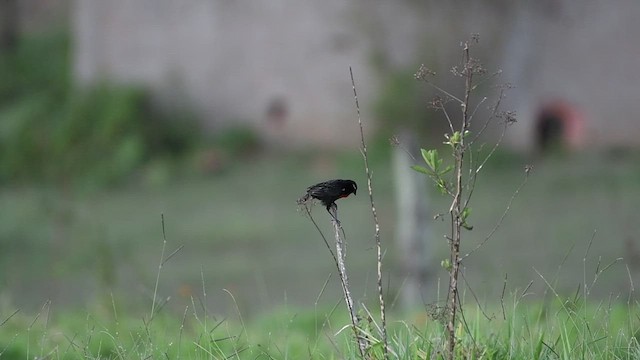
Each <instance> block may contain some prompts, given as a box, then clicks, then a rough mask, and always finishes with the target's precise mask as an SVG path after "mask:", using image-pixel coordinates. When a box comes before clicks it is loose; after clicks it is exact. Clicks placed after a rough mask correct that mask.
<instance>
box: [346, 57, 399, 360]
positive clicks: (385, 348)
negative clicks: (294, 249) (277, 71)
mask: <svg viewBox="0 0 640 360" xmlns="http://www.w3.org/2000/svg"><path fill="white" fill-rule="evenodd" d="M349 74H350V75H351V85H352V87H353V98H354V100H355V103H356V111H357V113H358V126H359V127H360V141H361V145H362V157H363V158H364V167H365V171H366V173H367V188H368V190H369V201H370V202H371V213H372V215H373V222H374V224H375V240H376V250H377V257H376V262H377V276H378V301H379V302H380V321H381V323H382V346H383V352H384V358H385V359H388V358H389V344H388V341H387V320H386V314H385V313H386V311H385V307H384V296H383V289H382V245H381V242H380V223H379V222H378V213H377V211H376V206H375V203H374V201H373V188H372V186H371V170H370V169H369V159H368V157H367V144H366V142H365V141H364V130H363V128H362V119H361V117H360V104H359V103H358V93H357V91H356V82H355V80H354V78H353V70H352V69H351V67H349Z"/></svg>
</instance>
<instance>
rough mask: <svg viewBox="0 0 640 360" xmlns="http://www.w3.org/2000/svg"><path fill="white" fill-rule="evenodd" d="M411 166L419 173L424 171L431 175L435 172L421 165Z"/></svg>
mask: <svg viewBox="0 0 640 360" xmlns="http://www.w3.org/2000/svg"><path fill="white" fill-rule="evenodd" d="M411 168H412V169H413V170H415V171H417V172H419V173H423V174H427V175H431V174H433V172H432V171H430V170H429V169H427V168H426V167H424V166H420V165H413V166H411Z"/></svg>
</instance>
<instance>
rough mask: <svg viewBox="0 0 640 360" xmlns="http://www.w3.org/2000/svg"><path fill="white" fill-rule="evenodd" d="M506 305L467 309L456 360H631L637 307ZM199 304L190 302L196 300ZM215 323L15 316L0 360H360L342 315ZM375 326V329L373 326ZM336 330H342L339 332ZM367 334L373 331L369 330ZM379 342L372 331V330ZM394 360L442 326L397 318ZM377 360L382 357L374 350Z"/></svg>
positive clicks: (196, 315) (292, 314)
mask: <svg viewBox="0 0 640 360" xmlns="http://www.w3.org/2000/svg"><path fill="white" fill-rule="evenodd" d="M521 295H522V294H517V293H514V294H512V295H509V296H507V297H508V298H509V299H512V300H511V301H509V300H507V301H508V302H509V304H507V305H506V307H505V310H504V313H503V312H502V311H501V310H500V309H495V311H494V312H491V315H490V316H489V317H487V316H485V315H484V312H486V311H487V310H486V309H485V310H480V309H479V307H477V306H472V305H470V306H466V307H465V310H464V318H465V322H462V323H460V325H459V327H458V338H459V346H458V348H457V356H456V358H460V359H463V358H464V359H558V358H560V359H637V358H638V356H640V346H639V344H638V341H637V338H636V335H637V334H638V331H639V330H640V328H639V327H638V325H640V322H639V321H638V318H637V317H635V316H634V317H630V316H629V315H631V314H635V315H637V309H635V308H630V307H629V306H627V305H622V304H618V305H613V306H612V305H609V306H584V305H579V304H578V305H577V306H575V307H569V306H567V304H566V303H564V302H561V301H554V300H552V301H549V302H548V303H542V302H533V303H530V302H522V301H521ZM194 301H195V300H194ZM237 315H238V314H234V315H233V316H231V317H229V318H226V317H225V318H223V317H217V316H216V315H212V314H211V313H209V312H207V311H205V309H204V308H202V307H201V306H200V305H198V303H197V302H194V303H193V305H192V306H190V307H187V308H185V310H184V313H183V316H169V315H167V314H162V313H160V314H159V315H157V316H156V317H155V318H154V319H153V320H151V321H149V320H148V316H147V315H146V314H138V315H132V314H129V315H127V316H124V315H123V314H121V313H119V309H118V305H117V303H115V302H114V303H113V307H112V308H94V309H91V310H87V311H86V312H84V311H80V312H73V313H65V312H60V313H58V312H56V311H55V309H52V308H51V307H50V305H46V306H44V307H43V309H42V310H41V311H40V312H39V313H38V314H37V315H35V316H26V315H23V314H20V313H18V314H16V315H14V316H13V317H11V318H10V319H9V321H7V322H6V323H4V324H3V325H2V326H0V355H1V356H2V358H3V359H5V358H6V359H21V358H34V357H35V358H43V357H46V358H54V359H58V358H59V359H80V358H88V359H97V358H108V359H133V358H169V359H178V358H186V359H225V358H237V359H256V358H258V359H300V358H314V359H338V358H348V359H355V358H357V351H356V349H355V348H354V347H353V345H354V344H353V343H352V341H351V332H350V330H349V329H348V328H344V326H345V325H346V324H348V320H347V317H346V314H345V313H344V312H342V311H340V310H338V311H331V310H328V309H322V310H321V311H319V310H317V309H316V311H315V312H314V311H309V310H299V309H292V308H281V309H280V310H278V311H273V312H271V313H270V314H267V315H263V316H260V317H258V318H256V319H255V320H253V321H251V322H249V323H246V322H243V321H242V319H241V318H239V317H238V316H237ZM372 328H373V326H372ZM341 329H342V330H341ZM370 330H371V329H370ZM372 332H373V333H374V335H375V331H372ZM389 334H390V353H391V358H393V359H439V358H441V357H442V356H441V354H442V351H443V349H444V346H445V344H444V336H445V335H444V326H443V325H441V324H440V323H439V322H438V321H437V320H434V318H432V317H428V316H426V315H425V314H424V313H416V314H413V315H411V314H409V315H407V314H405V316H404V317H399V316H398V314H395V315H393V316H392V317H391V321H390V322H389ZM372 354H373V358H381V349H380V347H379V346H375V345H374V346H373V347H372Z"/></svg>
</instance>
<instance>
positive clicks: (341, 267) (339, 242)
mask: <svg viewBox="0 0 640 360" xmlns="http://www.w3.org/2000/svg"><path fill="white" fill-rule="evenodd" d="M303 207H304V209H305V211H306V213H307V215H309V219H311V222H312V223H313V225H314V226H315V228H316V230H318V232H319V233H320V236H321V237H322V240H323V241H324V244H325V245H326V246H327V249H328V250H329V253H330V254H331V257H332V258H333V261H334V264H335V265H336V267H337V268H338V277H339V278H340V286H341V287H342V292H343V294H344V300H345V302H346V304H347V310H348V311H349V316H350V318H351V327H352V328H353V332H354V334H355V336H356V340H357V342H358V349H359V351H360V356H361V357H362V358H364V357H365V354H366V349H367V343H366V341H365V339H363V338H362V337H361V336H360V334H359V331H358V317H357V315H356V311H355V307H354V305H353V297H352V296H351V291H350V290H349V279H348V276H347V270H346V265H345V252H344V241H343V238H342V236H340V233H342V234H343V235H344V231H343V230H342V226H341V225H340V222H339V221H338V220H337V219H338V207H337V206H335V205H334V206H333V207H332V208H331V211H333V213H331V223H332V225H333V227H334V231H335V241H336V252H334V251H333V250H332V249H331V246H330V245H329V241H327V238H326V237H325V236H324V233H323V232H322V230H320V227H319V226H318V224H317V223H316V221H315V220H314V219H313V216H312V215H311V210H309V207H308V206H307V204H303ZM341 230H342V231H341ZM323 288H324V287H323Z"/></svg>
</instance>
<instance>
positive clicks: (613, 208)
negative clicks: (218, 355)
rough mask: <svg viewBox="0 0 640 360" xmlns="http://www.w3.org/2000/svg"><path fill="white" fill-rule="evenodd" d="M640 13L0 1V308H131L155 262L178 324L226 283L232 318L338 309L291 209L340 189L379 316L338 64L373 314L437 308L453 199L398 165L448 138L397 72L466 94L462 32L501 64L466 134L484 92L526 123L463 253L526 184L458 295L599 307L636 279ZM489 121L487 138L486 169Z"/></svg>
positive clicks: (351, 252) (328, 262)
mask: <svg viewBox="0 0 640 360" xmlns="http://www.w3.org/2000/svg"><path fill="white" fill-rule="evenodd" d="M638 18H640V4H639V3H638V2H637V1H636V0H615V1H609V2H606V3H605V2H601V1H597V0H580V1H578V0H562V1H557V0H554V1H552V0H544V1H537V2H525V1H506V0H484V1H448V2H436V1H410V0H402V1H395V2H387V1H352V2H343V1H337V0H325V1H306V2H297V1H291V0H281V1H269V2H263V1H243V2H239V1H220V0H181V1H165V0H161V1H158V0H126V1H125V0H111V1H101V0H83V1H70V0H55V1H52V0H0V309H2V311H3V313H4V312H5V310H6V311H7V312H10V309H15V308H21V309H25V311H28V310H31V311H34V310H37V309H38V308H40V307H41V306H42V304H43V303H44V302H45V301H47V300H48V299H50V300H51V301H52V304H53V306H54V307H56V308H58V309H60V308H61V309H69V310H74V309H85V308H92V307H104V308H110V307H111V306H112V301H114V299H115V301H117V303H118V304H119V306H121V307H122V308H123V309H126V310H130V311H135V310H136V309H139V308H144V309H147V308H148V305H149V304H150V302H151V301H152V298H153V294H154V285H155V281H156V277H157V275H158V265H159V264H160V259H161V256H163V255H162V254H163V246H165V250H164V258H165V259H166V258H167V257H168V256H169V255H171V254H173V256H171V258H170V259H169V260H168V261H166V262H164V264H163V267H162V272H161V274H160V275H161V276H160V278H159V279H160V281H159V288H158V296H159V298H160V299H162V301H163V302H164V299H168V298H170V301H169V302H168V303H167V304H166V308H167V309H170V310H172V311H175V312H176V313H177V314H181V313H182V311H183V310H184V308H185V306H186V305H187V304H191V302H192V300H191V299H192V297H193V298H199V299H202V301H204V302H206V304H207V306H208V307H209V308H210V309H212V310H213V311H216V312H221V313H225V312H227V311H232V309H233V307H234V306H235V305H234V304H233V303H232V302H231V301H230V299H229V296H228V294H227V293H225V292H224V291H223V289H227V290H228V291H229V292H231V293H232V294H234V296H235V299H236V301H237V304H238V306H239V308H240V310H241V312H242V313H243V315H245V316H247V317H249V318H250V317H251V316H254V315H256V314H261V313H264V312H267V311H270V310H273V309H277V308H281V307H283V306H292V307H303V308H310V307H313V306H317V304H320V305H321V306H331V305H333V304H335V303H336V302H338V301H339V299H340V286H339V282H338V279H337V276H336V275H335V265H333V264H332V259H331V257H330V255H329V254H328V252H327V250H326V248H325V245H324V244H323V242H322V239H321V237H320V234H318V233H317V231H316V230H315V228H314V226H313V224H312V223H311V221H310V220H309V219H308V217H306V216H305V215H304V214H303V213H302V212H300V211H299V209H298V208H297V206H296V202H295V201H296V199H297V198H298V197H300V196H301V195H302V194H303V193H304V190H305V189H306V187H307V186H309V185H312V184H315V183H317V182H320V181H323V180H327V179H331V178H349V179H354V180H355V181H356V182H357V183H358V184H359V185H360V190H359V192H358V195H357V196H355V197H350V198H348V199H344V200H341V201H340V202H339V204H338V205H339V208H340V214H341V218H342V224H343V226H344V228H345V231H346V235H347V243H348V251H347V266H348V267H349V270H350V272H351V283H352V285H353V287H354V290H353V292H354V296H355V297H356V298H358V299H360V300H363V301H365V302H367V301H371V302H373V301H375V298H376V296H375V293H374V289H375V256H376V254H375V249H374V238H373V233H374V227H373V221H372V217H371V212H370V204H369V201H368V197H367V194H366V186H365V184H366V176H365V173H364V167H363V162H362V157H361V154H360V151H359V147H360V143H359V141H360V139H359V130H358V125H357V117H356V111H355V106H354V100H353V91H352V87H351V80H350V78H349V66H352V67H353V71H354V74H355V80H356V83H357V87H358V95H359V100H360V106H361V110H362V118H363V121H364V124H365V127H366V129H365V130H366V133H367V140H368V144H369V147H370V148H369V150H370V161H371V166H372V171H373V185H374V192H375V193H374V196H375V201H376V204H377V208H378V210H379V215H380V221H381V228H382V241H383V244H384V246H385V250H386V253H385V266H384V271H385V276H386V278H387V280H388V283H387V292H388V301H389V302H390V306H391V308H392V309H401V308H404V309H409V310H411V309H420V308H421V307H423V306H425V304H431V303H434V302H437V301H438V300H439V299H440V300H441V298H442V296H441V295H440V294H444V293H445V286H444V284H446V281H447V273H446V271H445V270H444V269H442V268H441V266H440V261H441V260H442V259H444V258H447V249H448V245H447V242H446V239H445V238H444V235H445V234H446V233H447V229H448V226H447V222H446V221H444V220H442V218H438V217H437V214H442V213H446V212H447V211H448V208H449V204H450V199H448V198H447V197H444V196H442V195H440V194H439V192H438V191H437V190H436V189H435V188H433V186H432V184H431V182H430V181H428V180H427V179H426V178H425V177H423V176H422V175H420V174H417V173H414V172H412V171H411V170H410V169H409V166H410V165H413V164H417V163H419V162H420V161H421V160H415V159H413V158H411V156H410V155H408V153H414V154H415V153H417V150H418V149H419V148H420V147H423V148H438V147H441V146H442V142H443V141H444V138H443V133H444V132H445V131H446V130H447V125H446V120H445V118H444V117H443V116H442V114H441V113H438V112H437V111H434V110H433V109H431V108H430V107H429V103H430V102H431V99H432V98H433V97H434V96H435V95H437V93H436V92H434V90H433V89H431V88H429V87H428V86H427V85H426V84H425V83H422V82H418V81H416V80H415V79H414V74H415V72H416V71H417V69H418V67H419V66H420V64H425V65H426V66H427V67H429V68H430V69H431V70H434V71H435V72H436V73H437V75H436V77H435V78H434V81H436V82H437V83H438V84H439V85H440V86H442V87H443V88H445V89H447V90H449V91H451V92H452V93H456V94H460V91H462V90H463V83H462V82H461V81H460V78H458V77H455V76H454V75H453V74H452V73H451V72H450V71H449V70H450V69H451V68H452V67H453V66H456V65H459V62H460V59H461V53H460V49H461V48H460V43H461V42H462V41H465V40H467V39H469V37H470V34H471V33H479V34H480V43H479V44H478V45H476V46H475V47H474V48H473V54H472V56H473V57H475V58H479V59H481V60H482V62H483V64H484V67H485V68H486V69H487V71H488V74H493V73H496V72H497V71H498V70H502V72H501V74H500V75H499V76H496V77H493V78H491V80H490V81H487V82H484V83H482V84H481V85H479V87H478V88H477V92H476V93H475V95H474V100H473V101H474V103H477V102H478V101H481V99H482V98H483V97H485V96H486V97H487V98H488V99H487V101H486V102H484V103H483V104H482V105H481V106H480V107H479V112H478V116H477V118H476V119H477V120H476V122H474V124H472V127H473V129H474V131H476V132H477V131H479V130H480V129H481V128H482V127H483V125H484V121H485V119H486V116H487V114H488V113H489V110H487V108H490V107H491V106H493V104H494V103H495V101H496V100H497V98H496V95H497V94H498V93H499V90H500V89H502V88H504V87H501V86H499V85H500V84H505V83H510V84H513V85H514V87H513V88H511V89H509V90H508V92H507V96H506V98H505V99H503V100H502V108H503V109H504V110H512V111H515V112H516V114H517V120H518V121H517V123H516V124H514V125H512V126H509V128H508V130H507V132H506V135H505V136H504V141H503V143H502V146H501V147H500V148H499V150H497V151H496V152H495V153H494V155H493V157H492V158H491V160H490V161H489V162H488V163H487V164H486V165H485V167H484V169H483V171H482V172H481V173H480V177H479V179H478V182H477V183H476V188H475V191H474V198H473V200H472V202H471V204H470V206H471V208H472V210H473V212H472V215H471V217H470V219H469V222H470V224H471V225H473V227H474V228H473V230H472V231H468V232H465V233H464V238H463V253H465V252H468V251H470V250H472V249H473V248H475V247H476V246H477V245H478V244H480V243H482V242H483V241H484V239H485V237H486V236H487V235H488V234H490V233H491V231H492V229H494V228H496V224H498V223H499V220H500V218H501V216H502V215H503V213H504V212H505V208H506V207H507V204H509V202H510V200H511V199H512V196H513V195H514V191H516V189H517V188H518V187H519V186H520V185H521V184H522V183H523V181H524V179H525V172H524V166H525V165H526V164H531V165H533V166H534V168H533V171H532V172H531V174H530V175H529V178H528V180H527V184H526V185H525V186H524V187H522V188H521V190H520V191H519V193H518V195H517V197H515V198H514V199H513V202H512V203H511V206H510V208H509V212H508V214H507V215H506V217H505V219H504V222H502V223H501V224H500V226H498V227H497V231H496V232H495V233H494V235H493V236H492V237H491V238H490V239H489V240H488V241H487V242H486V244H485V245H484V246H482V247H481V248H480V249H479V250H478V251H476V252H475V253H474V254H473V255H472V256H470V257H469V258H467V259H466V260H465V262H464V267H465V272H464V278H465V280H466V281H465V282H466V283H467V285H465V288H466V291H468V293H469V294H470V293H471V292H473V294H474V296H475V297H477V298H478V300H479V301H480V302H482V303H488V304H497V303H498V302H499V301H500V296H501V292H502V291H503V287H505V278H507V279H508V280H507V283H506V284H507V285H506V289H507V291H509V292H513V291H516V289H520V290H522V289H524V288H526V287H527V286H528V285H529V283H530V282H533V284H531V286H530V287H529V289H528V292H529V293H531V297H532V298H534V299H535V298H537V299H540V298H542V296H543V295H544V293H545V289H546V286H545V280H546V281H548V282H550V283H553V284H555V285H556V289H557V290H558V291H559V292H561V293H562V294H567V295H570V294H573V293H575V292H576V289H578V286H579V284H581V283H585V282H587V283H591V281H592V280H594V278H596V277H597V278H598V280H597V286H594V287H593V289H592V296H596V297H599V298H603V299H604V298H609V297H611V296H614V297H615V296H620V294H626V293H628V292H629V290H630V288H632V285H631V284H632V283H633V281H635V282H636V283H638V281H639V280H640V278H639V277H638V275H639V273H640V244H638V242H639V241H640V239H638V235H637V234H638V228H637V224H638V221H637V200H638V199H640V162H639V161H638V160H640V152H639V151H638V146H639V145H640V140H639V139H640V137H639V135H640V121H638V120H639V119H638V114H640V101H638V100H639V99H640V98H639V97H638V92H637V87H638V84H639V83H640V75H639V73H638V71H636V67H637V62H638V59H639V58H640V47H638V46H637V37H638V35H639V34H640V23H639V22H638V21H637V19H638ZM449 105H450V108H449V110H450V112H451V113H452V114H457V112H458V110H459V109H458V108H457V107H456V106H454V105H453V104H452V103H450V104H449ZM503 128H504V126H503V123H502V122H501V120H499V119H498V120H495V121H493V122H491V123H489V125H488V126H487V128H486V131H485V132H484V136H483V138H482V141H484V142H486V145H485V147H484V148H482V149H481V150H480V152H479V153H478V155H479V156H482V155H483V154H484V155H486V154H487V153H488V151H489V150H490V149H491V148H492V147H493V144H495V143H496V141H498V140H499V139H500V135H501V133H502V129H503ZM393 136H397V138H398V139H399V140H400V146H396V147H394V146H392V145H391V144H390V143H389V140H388V139H389V138H391V137H393ZM405 150H406V151H405ZM418 158H419V156H418ZM313 214H314V218H315V220H316V221H317V222H318V223H319V225H320V227H321V229H322V230H323V231H324V232H325V234H326V235H328V236H329V237H330V234H331V228H330V223H329V218H328V215H327V214H326V212H325V211H324V209H323V208H322V206H316V207H314V209H313ZM161 215H163V216H164V236H163V224H162V222H161ZM434 218H437V219H434ZM446 218H447V217H446V216H445V217H444V219H446ZM164 237H166V244H165V245H163V244H164V241H163V239H164ZM174 252H175V254H174ZM609 264H612V265H611V266H610V267H606V266H607V265H609ZM604 268H606V271H605V272H602V273H601V270H602V269H604ZM543 277H544V279H543ZM325 282H327V286H326V289H325V290H323V289H324V284H325ZM439 286H440V287H439ZM203 290H206V296H203V295H204V292H203ZM320 294H322V296H319V295H320ZM469 296H470V295H469ZM625 296H626V295H625ZM625 298H626V297H625Z"/></svg>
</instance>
